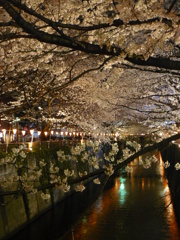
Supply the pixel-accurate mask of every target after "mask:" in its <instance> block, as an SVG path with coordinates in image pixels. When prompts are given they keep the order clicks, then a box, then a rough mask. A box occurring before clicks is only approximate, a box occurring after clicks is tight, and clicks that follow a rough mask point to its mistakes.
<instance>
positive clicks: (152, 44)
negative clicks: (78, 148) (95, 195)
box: [0, 0, 180, 132]
mask: <svg viewBox="0 0 180 240" xmlns="http://www.w3.org/2000/svg"><path fill="white" fill-rule="evenodd" d="M0 7H1V8H0V13H1V14H0V60H1V63H0V86H1V97H0V101H1V103H2V104H1V107H0V112H1V117H3V118H6V119H9V120H12V119H13V117H12V116H14V114H15V115H17V116H19V117H20V118H21V119H34V118H40V119H43V120H45V121H47V122H51V123H53V122H57V121H59V122H61V123H62V122H64V123H66V124H67V123H70V124H75V125H77V126H80V127H81V128H82V129H85V130H88V129H91V130H92V129H93V130H95V131H99V132H100V131H101V130H102V129H103V128H104V126H107V125H108V126H111V127H113V128H115V129H117V126H119V125H121V126H124V125H130V126H134V124H135V125H137V124H138V125H139V124H142V125H145V126H146V127H150V129H152V128H154V127H155V128H157V127H159V126H160V127H161V128H163V127H166V128H167V125H168V124H170V125H172V124H174V126H178V123H179V120H180V119H179V117H180V114H179V102H180V81H179V75H180V72H179V69H180V63H179V53H180V50H179V44H180V36H179V9H180V8H179V3H178V1H172V0H161V1H143V0H139V1H120V0H118V1H113V0H108V1H96V0H92V1H84V0H83V1H80V0H78V1H73V0H68V1H60V0H59V1H56V0H54V1H43V0H38V1H34V0H31V1H28V0H22V1H18V0H0Z"/></svg>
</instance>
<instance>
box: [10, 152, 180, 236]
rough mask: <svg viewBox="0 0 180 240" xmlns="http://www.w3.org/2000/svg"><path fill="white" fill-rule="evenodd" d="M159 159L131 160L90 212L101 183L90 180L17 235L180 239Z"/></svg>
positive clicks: (112, 180)
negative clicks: (129, 170) (146, 162)
mask: <svg viewBox="0 0 180 240" xmlns="http://www.w3.org/2000/svg"><path fill="white" fill-rule="evenodd" d="M159 159H160V160H159V162H158V163H154V164H153V166H152V167H151V168H150V169H144V168H143V167H142V161H141V158H139V159H136V160H135V161H134V162H133V163H131V166H132V167H133V171H132V173H128V174H127V173H121V174H120V176H119V177H116V178H114V179H111V181H109V182H108V184H107V186H106V188H105V189H104V191H103V192H102V193H101V195H100V196H99V197H98V198H97V200H96V201H95V202H94V204H93V205H92V206H91V207H90V208H88V210H86V211H85V212H84V210H85V209H86V208H87V207H88V206H89V204H90V203H92V201H93V199H94V198H95V197H96V196H97V194H98V191H99V190H100V189H99V188H100V186H99V185H95V184H90V185H89V187H88V188H87V189H86V190H85V191H84V192H83V193H78V194H75V195H72V196H71V197H70V198H68V199H67V200H66V201H64V202H62V203H61V204H59V205H58V206H56V207H55V208H54V209H53V210H52V211H49V212H48V213H46V214H44V215H43V216H42V217H41V218H39V219H37V221H35V222H33V223H32V224H31V225H30V226H29V227H27V228H25V229H24V230H22V231H21V232H19V233H18V234H17V235H16V236H14V237H13V238H12V239H18V240H21V239H23V240H32V239H33V240H34V239H38V240H39V239H56V240H60V239H61V240H62V239H63V240H121V239H122V240H161V239H162V240H178V239H180V230H179V229H178V225H177V222H176V218H175V214H174V208H173V205H172V204H170V202H171V197H170V192H169V188H168V184H167V180H166V178H165V176H164V168H163V166H162V160H161V158H160V156H159ZM169 204H170V205H169ZM168 205H169V206H168ZM167 206H168V207H167ZM82 212H84V213H83V214H82ZM77 217H78V219H79V220H78V221H77V222H76V224H75V220H76V219H77ZM68 228H70V231H69V232H68V233H67V229H68ZM62 235H64V237H62Z"/></svg>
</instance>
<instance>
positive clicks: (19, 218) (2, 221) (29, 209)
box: [0, 149, 93, 240]
mask: <svg viewBox="0 0 180 240" xmlns="http://www.w3.org/2000/svg"><path fill="white" fill-rule="evenodd" d="M46 150H47V149H46ZM50 150H51V149H50ZM50 150H49V151H50ZM49 151H48V150H47V152H45V151H44V152H45V153H44V155H46V154H47V158H48V157H49V156H50V158H53V154H49V155H48V153H49ZM51 153H53V150H51ZM41 155H42V150H41ZM44 157H45V156H44ZM31 160H32V161H36V160H34V159H31ZM72 165H73V162H72ZM73 167H74V166H72V168H73ZM74 170H75V171H76V169H74ZM92 171H93V169H92V167H90V168H89V173H90V172H92ZM12 174H14V175H15V168H14V166H13V165H4V164H2V165H0V179H2V178H3V177H6V178H7V179H8V178H10V176H11V175H12ZM90 180H92V179H89V181H90ZM87 182H88V180H86V181H84V182H83V183H84V184H86V183H87ZM74 187H75V185H73V187H72V188H71V189H72V190H71V191H70V192H68V193H64V192H63V191H62V190H61V189H59V188H55V187H54V188H53V189H50V190H48V189H46V193H50V195H51V198H50V199H47V200H44V199H42V197H41V194H42V193H43V191H41V190H40V191H38V192H37V193H34V194H26V193H24V194H23V193H21V194H19V195H8V191H13V190H14V191H15V190H16V186H14V185H13V183H12V184H11V187H10V188H8V189H7V190H8V191H7V195H2V193H4V188H3V187H2V186H1V182H0V240H5V239H9V238H10V237H11V236H13V235H14V234H15V233H16V232H17V231H19V230H20V229H21V228H23V227H24V226H26V225H27V224H29V223H30V222H31V221H33V220H34V219H35V218H37V217H38V216H40V215H42V214H43V213H45V212H46V211H47V210H48V209H50V208H52V207H53V205H54V204H56V203H58V202H60V201H62V200H63V199H64V198H66V197H67V196H68V195H70V194H71V193H72V192H73V191H74V190H73V189H74Z"/></svg>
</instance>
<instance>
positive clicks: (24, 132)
mask: <svg viewBox="0 0 180 240" xmlns="http://www.w3.org/2000/svg"><path fill="white" fill-rule="evenodd" d="M6 131H7V130H6V129H2V133H1V135H0V137H2V135H3V136H5V135H6ZM8 131H9V130H8ZM12 132H13V134H14V135H16V134H17V129H16V128H14V129H12ZM26 132H27V131H25V130H21V133H22V135H23V136H25V135H26ZM29 132H30V134H31V135H33V134H34V133H35V131H34V129H30V130H29ZM37 134H38V136H40V135H41V131H37ZM49 134H51V135H55V134H56V135H61V136H70V137H71V136H74V137H75V136H77V137H78V136H91V135H93V136H109V137H117V136H118V134H117V133H116V134H115V133H100V134H98V133H97V134H91V133H90V132H89V133H85V132H68V131H65V132H63V131H61V132H57V131H56V132H55V131H53V130H51V131H50V132H48V131H45V132H44V135H45V136H48V135H49Z"/></svg>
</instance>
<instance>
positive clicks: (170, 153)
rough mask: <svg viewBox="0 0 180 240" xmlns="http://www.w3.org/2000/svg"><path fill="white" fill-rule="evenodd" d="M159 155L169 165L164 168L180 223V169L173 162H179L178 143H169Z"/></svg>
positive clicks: (179, 148)
mask: <svg viewBox="0 0 180 240" xmlns="http://www.w3.org/2000/svg"><path fill="white" fill-rule="evenodd" d="M161 155H162V159H163V161H164V162H166V161H168V162H169V163H170V166H169V167H168V168H167V169H166V176H167V179H168V185H169V187H170V190H171V195H172V201H173V204H174V207H175V213H176V216H177V220H179V223H180V170H176V168H175V164H176V163H180V147H179V145H178V144H171V145H170V146H169V147H167V148H166V149H164V150H163V151H162V152H161Z"/></svg>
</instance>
